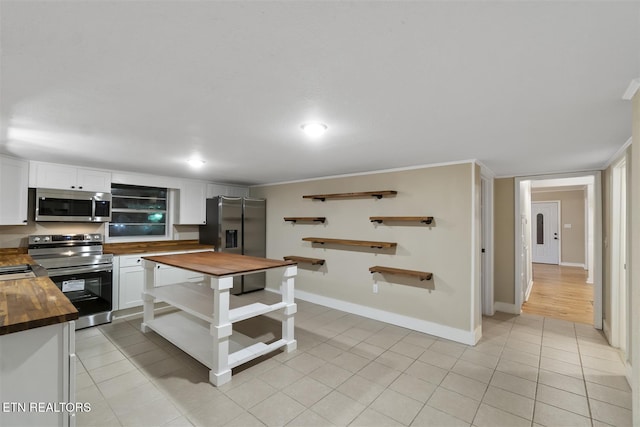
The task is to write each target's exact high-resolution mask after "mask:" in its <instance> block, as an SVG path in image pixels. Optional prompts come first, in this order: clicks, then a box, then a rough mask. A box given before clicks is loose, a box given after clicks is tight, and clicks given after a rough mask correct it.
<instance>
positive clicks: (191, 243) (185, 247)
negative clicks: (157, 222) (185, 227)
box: [102, 240, 214, 256]
mask: <svg viewBox="0 0 640 427" xmlns="http://www.w3.org/2000/svg"><path fill="white" fill-rule="evenodd" d="M213 249H214V248H213V245H203V244H201V243H200V242H199V241H198V240H160V241H155V242H127V243H105V244H104V245H103V246H102V250H103V252H104V253H105V254H113V255H114V256H118V255H134V254H143V253H149V252H175V251H192V250H199V251H206V250H209V251H210V250H213Z"/></svg>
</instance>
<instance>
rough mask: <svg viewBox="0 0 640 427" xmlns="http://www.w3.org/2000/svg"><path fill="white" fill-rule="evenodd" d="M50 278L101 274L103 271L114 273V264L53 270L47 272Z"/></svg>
mask: <svg viewBox="0 0 640 427" xmlns="http://www.w3.org/2000/svg"><path fill="white" fill-rule="evenodd" d="M47 271H48V273H49V277H57V276H66V275H68V274H86V273H99V272H102V271H113V264H98V265H92V266H82V267H65V268H56V269H53V270H47Z"/></svg>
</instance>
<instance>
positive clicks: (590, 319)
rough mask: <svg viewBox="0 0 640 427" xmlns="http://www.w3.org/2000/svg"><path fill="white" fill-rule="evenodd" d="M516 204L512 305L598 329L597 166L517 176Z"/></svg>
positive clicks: (599, 280)
mask: <svg viewBox="0 0 640 427" xmlns="http://www.w3.org/2000/svg"><path fill="white" fill-rule="evenodd" d="M515 208H516V209H515V211H516V219H517V222H516V224H517V226H518V227H519V229H517V230H516V260H518V261H517V262H516V265H515V270H516V283H515V296H516V301H515V303H516V307H517V308H519V309H521V310H523V311H525V312H536V313H537V314H541V315H545V316H548V317H556V318H563V319H564V320H571V321H577V322H583V323H584V322H587V323H590V324H593V325H594V327H596V328H597V329H602V282H601V271H602V270H601V268H602V266H601V263H602V260H601V256H600V254H601V253H602V247H601V239H600V236H601V235H602V231H601V227H602V225H601V188H600V172H592V173H583V174H563V175H553V176H537V177H523V178H516V206H515ZM525 303H526V304H525ZM534 309H535V311H532V310H534ZM568 313H572V314H574V315H575V316H572V314H568Z"/></svg>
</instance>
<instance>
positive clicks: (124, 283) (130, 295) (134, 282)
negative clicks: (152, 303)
mask: <svg viewBox="0 0 640 427" xmlns="http://www.w3.org/2000/svg"><path fill="white" fill-rule="evenodd" d="M119 274H120V277H119V280H118V284H119V287H120V288H119V289H118V295H119V296H118V299H119V301H118V303H119V304H118V306H119V307H118V308H119V309H120V310H124V309H125V308H131V307H139V306H141V305H142V290H143V288H144V269H143V268H142V266H139V267H125V268H120V272H119Z"/></svg>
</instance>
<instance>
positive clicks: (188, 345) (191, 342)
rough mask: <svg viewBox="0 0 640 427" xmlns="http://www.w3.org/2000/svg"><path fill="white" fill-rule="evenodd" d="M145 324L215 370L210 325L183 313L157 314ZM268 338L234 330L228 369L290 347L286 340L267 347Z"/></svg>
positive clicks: (230, 339)
mask: <svg viewBox="0 0 640 427" xmlns="http://www.w3.org/2000/svg"><path fill="white" fill-rule="evenodd" d="M146 325H147V326H148V327H149V328H150V329H152V330H153V331H155V332H156V333H157V334H158V335H160V336H162V337H163V338H165V339H166V340H167V341H169V342H170V343H172V344H173V345H175V346H176V347H178V348H180V349H182V350H183V351H185V352H186V353H187V354H189V355H190V356H191V357H193V358H194V359H196V360H197V361H198V362H200V363H202V364H203V365H205V366H206V367H208V368H209V369H213V368H214V366H213V351H214V347H213V346H212V345H211V333H210V326H211V325H210V323H209V322H207V321H205V320H202V319H199V318H197V317H195V316H193V315H190V314H188V313H185V312H184V311H176V312H173V313H167V314H163V315H158V316H156V317H155V318H154V319H153V320H152V321H150V322H147V323H146ZM265 338H268V337H258V338H250V337H248V336H246V335H243V334H241V333H239V332H237V331H233V333H232V334H231V337H230V338H229V356H228V366H229V368H230V369H231V368H235V367H236V366H239V365H242V364H243V363H245V362H248V361H250V360H253V359H255V358H256V357H259V356H262V355H264V354H267V353H271V352H272V351H274V350H277V349H279V348H281V347H284V346H285V345H286V344H287V341H286V340H284V339H279V340H277V341H274V342H271V343H269V344H266V343H264V342H263V340H265Z"/></svg>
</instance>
